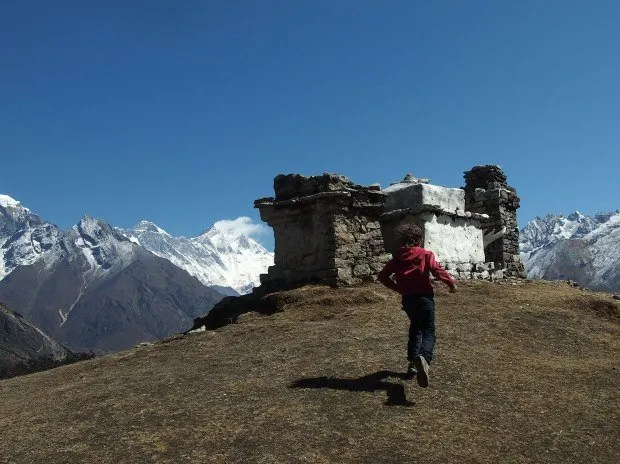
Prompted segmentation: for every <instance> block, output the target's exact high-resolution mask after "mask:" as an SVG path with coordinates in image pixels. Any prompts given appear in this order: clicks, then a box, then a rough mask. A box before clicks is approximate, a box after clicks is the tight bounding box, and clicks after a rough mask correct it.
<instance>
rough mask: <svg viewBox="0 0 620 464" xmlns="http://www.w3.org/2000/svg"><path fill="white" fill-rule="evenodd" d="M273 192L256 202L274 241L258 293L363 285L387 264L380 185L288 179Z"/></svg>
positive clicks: (278, 181)
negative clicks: (305, 285) (314, 286)
mask: <svg viewBox="0 0 620 464" xmlns="http://www.w3.org/2000/svg"><path fill="white" fill-rule="evenodd" d="M273 186H274V191H275V197H269V198H261V199H259V200H256V201H255V202H254V206H255V207H256V208H258V210H259V211H260V216H261V219H262V220H263V221H265V222H266V223H267V224H269V225H270V226H271V227H272V228H273V232H274V237H275V253H274V265H273V266H271V267H270V268H269V270H268V273H267V274H263V275H262V276H261V286H262V287H266V288H271V287H273V288H286V287H290V286H292V285H296V284H302V283H307V282H316V283H323V284H328V285H339V284H345V285H350V284H355V283H361V282H363V281H368V280H372V279H373V276H376V274H377V273H378V272H379V271H380V270H381V268H382V267H383V265H384V264H385V263H386V262H387V261H388V260H389V259H390V255H389V254H388V253H386V251H385V250H384V247H383V238H382V236H381V226H380V224H379V216H381V214H383V212H384V207H385V199H386V195H385V194H384V193H382V192H381V191H380V188H379V186H378V185H376V186H369V187H363V186H361V185H355V184H353V183H352V182H351V181H349V180H348V179H347V178H346V177H344V176H339V175H334V174H323V175H322V176H312V177H305V176H301V175H299V174H289V175H279V176H277V177H276V178H275V179H274V182H273Z"/></svg>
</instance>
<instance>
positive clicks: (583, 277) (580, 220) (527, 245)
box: [520, 211, 620, 291]
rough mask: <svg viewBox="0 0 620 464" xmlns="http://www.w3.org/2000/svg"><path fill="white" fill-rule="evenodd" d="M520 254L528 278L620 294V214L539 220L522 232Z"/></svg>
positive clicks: (580, 215)
mask: <svg viewBox="0 0 620 464" xmlns="http://www.w3.org/2000/svg"><path fill="white" fill-rule="evenodd" d="M520 250H521V259H522V260H523V263H524V264H525V268H526V271H527V275H528V277H531V278H538V279H548V280H556V279H566V280H573V281H575V282H577V283H578V284H580V285H581V286H583V287H586V288H590V289H592V290H601V291H619V290H620V211H615V212H612V213H602V214H597V215H594V216H587V215H584V214H581V213H579V212H578V211H576V212H574V213H572V214H570V215H568V216H562V215H547V216H545V217H544V218H536V219H534V220H533V221H530V222H529V223H528V224H527V225H526V226H525V227H524V228H523V229H522V230H521V232H520Z"/></svg>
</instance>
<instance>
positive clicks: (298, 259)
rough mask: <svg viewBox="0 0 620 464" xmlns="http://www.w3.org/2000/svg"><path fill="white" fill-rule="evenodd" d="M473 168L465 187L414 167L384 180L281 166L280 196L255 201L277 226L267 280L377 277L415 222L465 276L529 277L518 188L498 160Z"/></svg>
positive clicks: (268, 283) (284, 284) (270, 285)
mask: <svg viewBox="0 0 620 464" xmlns="http://www.w3.org/2000/svg"><path fill="white" fill-rule="evenodd" d="M465 177H466V182H467V185H466V187H465V189H464V190H463V189H459V188H447V187H439V186H435V185H430V184H429V183H428V180H427V179H416V178H415V177H413V176H412V175H408V176H407V177H406V178H405V179H404V180H403V181H402V182H399V183H396V184H393V185H391V186H390V187H388V188H386V189H385V190H381V189H380V187H379V186H378V185H371V186H361V185H356V184H354V183H353V182H351V181H349V180H348V179H347V178H346V177H344V176H340V175H334V174H323V175H321V176H312V177H305V176H301V175H299V174H288V175H279V176H277V177H276V178H275V179H274V191H275V197H269V198H261V199H259V200H256V201H255V202H254V206H255V207H256V208H258V209H259V211H260V216H261V219H262V220H263V221H265V222H267V223H268V224H269V225H270V226H271V227H272V228H273V230H274V235H275V257H274V262H275V264H274V266H271V267H270V268H269V270H268V273H267V274H263V275H262V276H261V287H262V289H263V290H270V289H279V288H288V287H291V286H295V285H301V284H304V283H322V284H328V285H351V284H356V283H361V282H365V281H372V280H375V279H376V275H377V273H378V272H379V271H380V270H381V268H382V267H383V265H384V264H385V263H386V262H387V261H388V260H389V259H390V257H391V251H393V250H394V249H395V247H397V246H398V243H397V240H396V237H395V234H394V230H395V228H396V227H397V226H398V225H400V224H402V223H406V222H412V223H415V224H417V225H418V226H420V228H421V229H422V231H423V233H424V246H425V247H426V248H429V249H431V250H433V251H434V252H435V254H436V255H437V259H438V261H439V262H441V263H442V264H443V265H444V266H445V267H446V269H448V270H449V271H450V272H451V273H452V275H454V276H455V277H456V278H461V279H470V278H491V279H497V278H502V277H507V276H516V277H523V276H524V272H523V265H522V264H521V261H520V259H519V253H518V243H519V242H518V229H517V226H516V224H517V223H516V209H517V208H518V206H519V199H518V197H517V196H516V194H515V192H514V190H513V189H511V188H510V187H508V186H507V185H506V183H505V182H506V177H505V176H504V174H503V173H502V171H501V169H499V167H497V166H476V167H474V168H473V169H472V170H471V171H468V172H467V173H466V176H465Z"/></svg>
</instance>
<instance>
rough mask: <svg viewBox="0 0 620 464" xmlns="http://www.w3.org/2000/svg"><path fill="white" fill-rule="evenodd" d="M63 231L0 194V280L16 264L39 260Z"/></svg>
mask: <svg viewBox="0 0 620 464" xmlns="http://www.w3.org/2000/svg"><path fill="white" fill-rule="evenodd" d="M61 235H62V231H61V230H60V229H59V228H58V227H56V226H55V225H53V224H50V223H47V222H43V221H42V220H41V219H40V218H39V216H37V215H36V214H34V213H32V212H31V211H30V210H29V209H28V208H24V207H23V206H22V205H21V203H20V202H18V201H16V200H14V199H12V198H11V197H9V196H7V195H0V280H2V279H3V278H4V277H5V276H6V275H7V274H9V273H10V272H11V271H12V270H13V269H15V268H16V267H17V266H22V265H28V264H32V263H34V262H35V261H37V260H39V259H40V258H41V256H42V255H43V254H44V253H45V252H46V251H48V250H49V249H50V248H51V247H52V246H53V245H54V244H55V243H57V242H58V241H59V240H60V237H61Z"/></svg>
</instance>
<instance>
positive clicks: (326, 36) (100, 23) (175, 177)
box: [0, 0, 620, 244]
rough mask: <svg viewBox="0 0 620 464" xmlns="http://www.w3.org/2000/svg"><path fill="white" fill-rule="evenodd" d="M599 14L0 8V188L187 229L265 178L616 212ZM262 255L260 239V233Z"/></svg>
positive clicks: (240, 211)
mask: <svg viewBox="0 0 620 464" xmlns="http://www.w3.org/2000/svg"><path fill="white" fill-rule="evenodd" d="M619 25H620V2H618V1H617V0H610V1H602V0H592V1H587V2H586V1H581V0H579V1H571V0H559V1H554V0H532V1H527V0H525V1H518V2H515V1H508V0H506V1H501V0H488V1H475V0H468V1H460V0H454V1H437V2H429V1H414V0H403V1H393V0H381V1H379V0H375V1H363V0H351V1H348V0H327V1H325V0H308V1H305V0H295V1H289V0H281V1H270V0H256V1H241V0H231V1H215V0H214V1H206V0H205V1H200V0H141V1H139V0H110V1H105V2H90V1H82V0H75V1H66V0H57V1H53V2H52V1H48V0H38V1H36V0H23V1H9V0H0V193H4V194H8V195H10V196H12V197H14V198H15V199H17V200H19V201H21V202H22V203H23V204H24V205H25V206H27V207H29V208H30V209H31V210H33V211H34V212H36V213H38V214H39V215H40V216H41V217H42V218H44V219H46V220H48V221H50V222H54V223H56V224H58V225H59V226H61V227H63V228H68V227H70V226H71V225H73V224H75V223H76V222H77V221H78V220H79V219H80V217H81V216H82V215H84V214H85V213H88V214H90V215H92V216H96V217H101V218H103V219H106V220H107V221H108V222H110V223H111V224H112V225H115V226H120V227H130V226H132V225H134V224H135V223H137V222H138V221H139V220H140V219H149V220H151V221H153V222H155V223H157V224H158V225H159V226H161V227H162V228H164V229H166V230H168V231H169V232H170V233H173V234H175V235H186V236H192V235H198V234H199V233H201V232H202V231H203V230H204V229H206V228H208V227H209V226H210V225H211V224H212V223H214V222H215V221H217V220H221V219H234V218H236V217H238V216H250V217H251V218H252V219H253V220H258V215H257V213H256V211H255V210H253V208H252V202H253V200H254V199H256V198H259V197H263V196H270V195H272V192H273V190H272V181H273V177H274V176H275V175H276V174H278V173H290V172H299V173H302V174H306V175H313V174H320V173H322V172H325V171H328V172H336V173H341V174H345V175H347V176H348V177H349V178H351V179H352V180H353V181H355V182H357V183H361V184H370V183H374V182H379V183H381V184H382V186H387V185H388V184H389V183H390V182H394V181H397V180H400V179H402V177H403V176H404V175H405V174H406V173H407V172H413V173H414V174H415V175H417V176H419V177H430V178H431V181H432V182H433V183H435V184H438V185H447V186H453V187H459V186H462V185H463V177H462V176H463V171H464V170H466V169H469V168H470V167H471V166H473V165H475V164H499V165H501V166H502V167H503V168H504V170H505V172H506V174H507V175H508V180H509V183H510V184H511V185H513V186H514V187H516V189H517V191H518V193H519V194H520V196H521V199H522V207H521V210H520V213H519V221H520V223H521V226H523V225H525V223H526V222H527V221H528V220H530V219H532V218H533V217H535V216H537V215H544V214H546V213H564V214H568V213H570V212H571V211H574V210H580V211H582V212H584V213H595V212H603V211H611V210H615V209H618V208H620V200H619V199H620V180H619V179H620V26H619ZM263 241H264V243H266V244H269V242H270V241H272V240H270V239H269V237H267V238H264V240H263Z"/></svg>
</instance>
